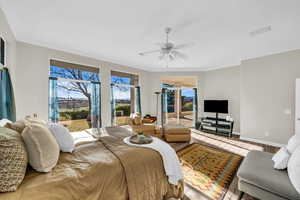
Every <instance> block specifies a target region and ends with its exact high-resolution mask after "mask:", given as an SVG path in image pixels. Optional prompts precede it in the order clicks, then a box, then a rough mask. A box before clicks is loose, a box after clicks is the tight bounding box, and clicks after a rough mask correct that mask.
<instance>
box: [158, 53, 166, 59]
mask: <svg viewBox="0 0 300 200" xmlns="http://www.w3.org/2000/svg"><path fill="white" fill-rule="evenodd" d="M165 55H166V54H164V53H161V54H160V56H159V57H158V59H159V60H163V59H164V58H165Z"/></svg>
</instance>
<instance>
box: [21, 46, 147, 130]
mask: <svg viewBox="0 0 300 200" xmlns="http://www.w3.org/2000/svg"><path fill="white" fill-rule="evenodd" d="M17 56H18V60H17V64H18V70H17V73H16V78H17V80H18V82H17V87H16V98H17V99H18V100H19V101H18V102H17V118H18V119H20V118H22V117H24V116H26V115H30V114H33V113H37V114H38V116H39V117H41V118H43V119H48V77H49V64H50V59H57V60H62V61H67V62H71V63H78V64H83V65H89V66H93V67H99V68H100V74H101V108H102V112H101V114H102V124H103V126H109V125H110V122H111V121H110V120H111V117H110V116H111V110H110V108H111V104H110V83H111V82H110V71H111V70H115V71H124V72H128V73H134V74H138V75H139V78H140V86H141V99H142V111H143V112H144V113H147V112H148V95H147V92H146V88H147V85H148V83H149V81H148V76H147V75H146V72H145V71H142V70H137V69H134V68H130V67H126V66H121V65H117V64H112V63H109V62H104V61H100V60H96V59H91V58H87V57H83V56H79V55H74V54H70V53H65V52H62V51H57V50H53V49H48V48H43V47H39V46H35V45H30V44H26V43H22V42H18V43H17Z"/></svg>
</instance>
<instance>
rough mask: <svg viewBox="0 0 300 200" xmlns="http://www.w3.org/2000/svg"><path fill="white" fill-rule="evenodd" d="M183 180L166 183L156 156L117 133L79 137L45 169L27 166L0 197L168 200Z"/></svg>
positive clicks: (180, 193)
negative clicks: (94, 138)
mask: <svg viewBox="0 0 300 200" xmlns="http://www.w3.org/2000/svg"><path fill="white" fill-rule="evenodd" d="M182 196H183V183H182V182H181V184H180V185H179V186H175V185H171V184H169V183H168V179H167V176H166V175H165V172H164V169H163V162H162V160H161V157H160V155H159V154H158V153H157V152H156V151H153V150H151V149H147V148H137V147H132V146H128V145H127V144H124V142H123V141H122V139H118V138H116V137H110V136H107V137H101V138H100V139H99V141H91V142H88V141H84V142H81V143H79V144H77V145H76V148H75V150H74V152H73V153H61V155H60V158H59V162H58V164H57V166H56V167H55V168H54V169H53V170H52V171H51V172H49V173H38V172H36V171H34V170H32V169H29V170H28V172H27V174H26V176H25V178H24V180H23V182H22V184H21V185H20V187H19V188H18V190H17V191H16V192H9V193H1V194H0V200H40V199H43V200H53V199H55V200H78V199H86V200H167V199H169V198H171V197H174V198H182Z"/></svg>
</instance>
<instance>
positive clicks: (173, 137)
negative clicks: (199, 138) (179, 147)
mask: <svg viewBox="0 0 300 200" xmlns="http://www.w3.org/2000/svg"><path fill="white" fill-rule="evenodd" d="M164 137H165V139H166V141H167V142H189V141H190V140H191V130H190V129H189V128H186V127H185V126H182V125H165V126H164Z"/></svg>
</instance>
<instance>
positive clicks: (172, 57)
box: [169, 53, 175, 61]
mask: <svg viewBox="0 0 300 200" xmlns="http://www.w3.org/2000/svg"><path fill="white" fill-rule="evenodd" d="M169 58H170V61H173V60H175V55H174V54H172V53H170V54H169Z"/></svg>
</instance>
